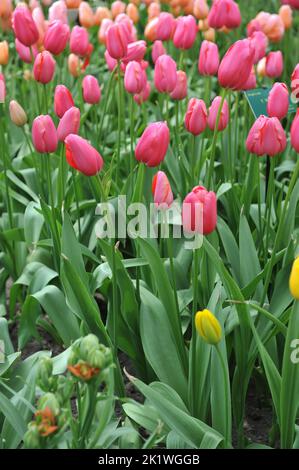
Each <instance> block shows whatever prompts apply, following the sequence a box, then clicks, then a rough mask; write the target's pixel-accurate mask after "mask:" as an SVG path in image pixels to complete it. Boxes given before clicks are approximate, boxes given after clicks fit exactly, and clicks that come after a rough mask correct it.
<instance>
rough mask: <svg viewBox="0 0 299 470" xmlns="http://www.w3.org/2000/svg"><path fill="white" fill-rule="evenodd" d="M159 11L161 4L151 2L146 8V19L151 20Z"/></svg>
mask: <svg viewBox="0 0 299 470" xmlns="http://www.w3.org/2000/svg"><path fill="white" fill-rule="evenodd" d="M160 13H161V6H160V4H159V3H151V4H150V5H149V6H148V9H147V17H148V21H150V20H152V19H153V18H157V17H158V16H159V15H160Z"/></svg>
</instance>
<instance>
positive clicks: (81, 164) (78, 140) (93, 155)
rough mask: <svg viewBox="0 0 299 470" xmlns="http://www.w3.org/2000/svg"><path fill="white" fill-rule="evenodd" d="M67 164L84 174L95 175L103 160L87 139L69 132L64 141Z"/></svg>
mask: <svg viewBox="0 0 299 470" xmlns="http://www.w3.org/2000/svg"><path fill="white" fill-rule="evenodd" d="M64 143H65V151H66V159H67V162H68V164H69V165H70V166H71V167H73V168H75V169H76V170H78V171H80V172H81V173H83V174H84V175H86V176H93V175H96V174H97V173H98V172H99V171H100V170H101V169H102V167H103V164H104V161H103V159H102V157H101V155H100V154H99V152H98V151H97V150H96V149H95V148H94V147H92V146H91V145H90V143H89V142H87V140H85V139H83V138H82V137H79V136H78V135H75V134H69V135H68V136H67V137H66V139H65V141H64Z"/></svg>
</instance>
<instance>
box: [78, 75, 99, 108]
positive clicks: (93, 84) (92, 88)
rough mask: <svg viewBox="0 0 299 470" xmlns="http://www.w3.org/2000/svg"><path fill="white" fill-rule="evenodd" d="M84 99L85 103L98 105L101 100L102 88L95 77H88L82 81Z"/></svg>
mask: <svg viewBox="0 0 299 470" xmlns="http://www.w3.org/2000/svg"><path fill="white" fill-rule="evenodd" d="M82 90H83V99H84V101H85V103H89V104H97V103H99V101H100V99H101V88H100V86H99V83H98V81H97V79H96V77H94V76H93V75H86V77H84V78H83V81H82Z"/></svg>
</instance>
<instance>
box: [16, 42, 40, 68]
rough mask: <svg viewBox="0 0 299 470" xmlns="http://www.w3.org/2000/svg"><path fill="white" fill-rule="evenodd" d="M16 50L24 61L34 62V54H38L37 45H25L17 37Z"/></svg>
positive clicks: (27, 62)
mask: <svg viewBox="0 0 299 470" xmlns="http://www.w3.org/2000/svg"><path fill="white" fill-rule="evenodd" d="M15 46H16V51H17V53H18V55H19V57H20V59H21V60H22V61H23V62H26V64H30V63H31V62H32V56H33V58H34V59H35V57H36V56H37V54H38V50H37V47H36V46H35V45H33V46H31V48H30V47H27V46H24V44H22V43H21V42H20V41H19V40H18V39H17V38H16V39H15Z"/></svg>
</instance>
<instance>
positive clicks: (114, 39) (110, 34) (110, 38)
mask: <svg viewBox="0 0 299 470" xmlns="http://www.w3.org/2000/svg"><path fill="white" fill-rule="evenodd" d="M106 46H107V50H108V52H109V54H110V56H111V57H113V59H116V60H119V59H122V58H123V57H125V56H126V55H127V50H128V36H127V32H126V28H125V26H124V24H122V23H117V24H113V25H112V26H110V28H109V29H108V31H107V35H106Z"/></svg>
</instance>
